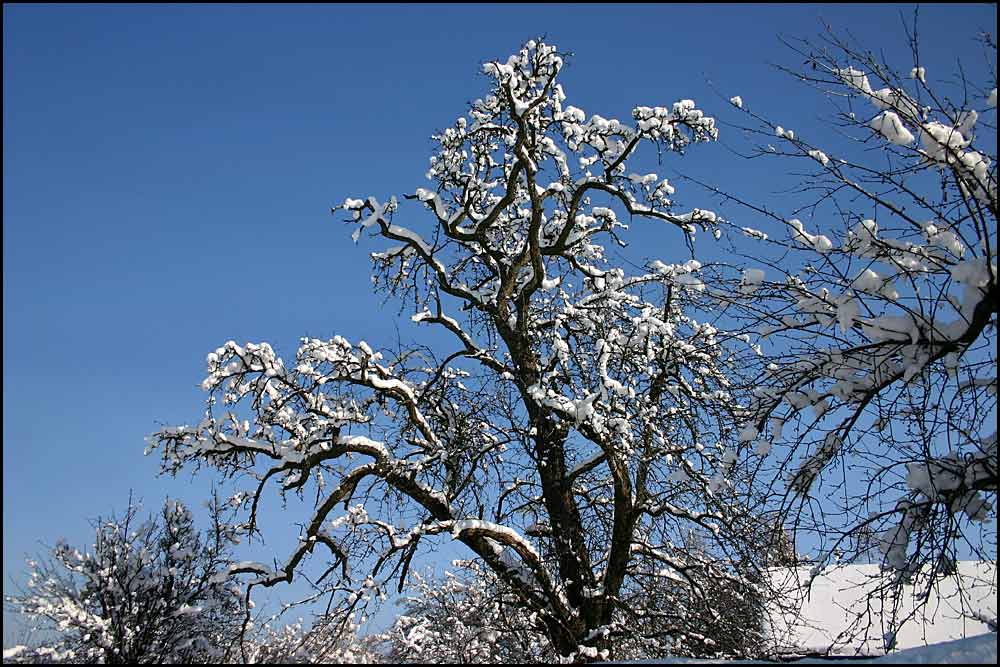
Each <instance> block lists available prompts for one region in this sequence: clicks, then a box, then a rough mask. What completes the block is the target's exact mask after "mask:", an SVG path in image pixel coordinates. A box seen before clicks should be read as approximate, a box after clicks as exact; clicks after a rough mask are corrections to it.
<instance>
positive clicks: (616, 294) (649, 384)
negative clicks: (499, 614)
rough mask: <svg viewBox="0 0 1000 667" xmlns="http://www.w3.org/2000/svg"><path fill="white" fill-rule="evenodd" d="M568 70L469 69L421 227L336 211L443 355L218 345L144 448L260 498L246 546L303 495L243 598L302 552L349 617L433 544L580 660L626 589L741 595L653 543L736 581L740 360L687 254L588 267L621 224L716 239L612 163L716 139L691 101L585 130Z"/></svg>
mask: <svg viewBox="0 0 1000 667" xmlns="http://www.w3.org/2000/svg"><path fill="white" fill-rule="evenodd" d="M563 62H564V58H563V55H561V54H560V53H559V52H558V51H557V50H556V48H555V47H553V46H551V45H548V44H545V43H543V42H540V41H529V42H527V43H526V44H525V45H524V47H523V48H522V49H520V50H519V51H518V52H517V53H515V54H514V55H513V56H511V57H510V58H508V59H506V60H504V61H492V62H488V63H486V64H485V65H484V66H483V72H484V73H485V75H486V76H487V78H488V80H489V84H490V90H489V92H488V94H487V95H485V96H484V97H482V98H480V99H477V100H475V101H474V102H473V103H472V104H471V107H470V109H469V113H468V115H467V116H464V117H461V118H459V119H458V120H456V121H455V123H454V125H452V126H451V127H449V128H447V129H445V130H444V131H442V132H440V133H439V134H437V135H435V136H434V140H435V141H436V142H437V149H436V151H435V154H434V155H433V156H432V158H431V168H430V171H429V172H428V174H427V176H428V178H429V180H430V181H431V187H430V188H429V189H428V188H417V189H415V190H414V191H413V192H412V194H408V195H405V197H404V198H405V199H407V200H412V201H414V202H415V203H416V205H417V206H418V207H420V208H422V209H424V210H425V211H426V213H427V214H428V215H429V224H427V225H424V227H423V228H422V229H420V228H417V227H412V226H410V227H406V226H403V225H401V224H399V221H398V220H397V217H398V216H399V215H400V211H401V204H400V202H399V200H397V198H396V197H390V198H389V199H388V200H387V201H379V200H378V199H376V198H375V197H367V198H363V199H353V198H348V199H347V200H345V201H344V203H343V204H341V205H338V206H335V207H334V211H335V212H340V211H342V212H344V213H346V214H347V217H348V221H349V222H350V223H351V224H353V225H354V226H355V231H354V238H355V239H356V240H357V239H360V237H361V236H362V235H370V236H375V237H380V238H381V239H382V240H385V241H388V242H389V243H391V246H390V247H387V248H385V249H383V250H380V251H379V252H375V253H373V254H372V260H373V264H374V275H373V279H374V283H375V286H376V289H378V290H379V291H381V292H383V293H385V294H388V295H390V296H392V297H396V298H399V299H400V300H401V301H402V302H403V303H406V304H414V314H413V316H412V320H413V321H414V322H415V323H418V324H419V325H422V326H428V327H434V328H436V329H437V330H438V331H440V332H442V333H443V334H444V335H445V336H446V337H448V339H449V340H450V341H452V343H453V347H452V348H451V349H450V350H449V351H448V352H447V353H445V354H443V355H441V356H438V355H437V354H434V352H433V351H432V350H429V349H425V348H421V347H411V348H409V349H402V350H398V351H396V352H395V353H392V352H390V351H376V350H374V349H372V348H371V346H369V345H368V344H367V343H365V342H364V341H361V342H358V343H357V344H352V343H351V342H348V340H346V339H345V338H342V337H340V336H336V337H334V338H332V339H329V340H319V339H304V340H303V341H302V345H301V347H300V348H299V350H298V353H297V355H296V358H295V360H294V361H293V362H291V363H289V364H286V363H285V362H284V361H283V360H282V359H281V358H279V357H278V356H277V355H276V354H275V352H274V350H273V349H272V348H271V346H270V345H268V344H267V343H261V344H252V343H251V344H246V345H238V344H236V343H235V342H228V343H226V344H225V345H223V346H222V347H220V348H219V349H217V350H216V351H215V352H212V353H211V354H209V355H208V377H207V378H206V379H205V381H204V384H203V387H204V389H205V390H206V391H208V392H209V394H210V397H209V401H208V407H207V410H206V413H205V418H204V419H203V421H202V422H201V423H200V424H199V425H197V426H193V427H192V426H184V427H179V428H167V429H162V430H160V431H159V432H157V433H156V434H154V435H153V436H152V438H151V442H152V446H153V447H158V448H160V450H161V452H162V457H163V470H164V471H165V472H170V473H175V472H177V471H178V470H180V469H181V468H182V467H185V466H202V465H204V466H210V467H213V468H215V469H216V470H218V472H219V474H220V475H222V476H224V477H227V478H234V479H236V478H244V479H252V480H254V483H253V484H252V485H251V486H249V487H247V488H246V490H245V491H244V492H243V495H241V496H240V499H242V502H243V507H244V508H245V510H246V521H245V526H246V529H247V531H249V532H251V533H253V532H256V531H257V508H258V507H259V504H260V503H261V502H263V500H264V498H265V495H266V493H267V491H268V485H269V483H271V482H273V483H276V484H277V485H278V486H279V490H280V492H281V493H282V494H289V493H293V494H299V495H300V497H303V498H305V497H309V498H315V501H314V509H313V511H312V514H311V516H310V517H309V518H308V519H307V520H306V521H305V523H304V529H303V533H302V535H301V541H300V543H299V545H298V546H297V547H296V548H295V549H294V550H292V552H291V553H290V554H289V556H288V558H287V559H286V560H285V561H284V564H283V565H282V566H280V567H279V568H277V569H273V568H270V567H268V566H265V565H262V564H248V565H244V566H242V567H240V568H238V569H237V570H236V571H237V572H240V573H246V574H249V575H253V577H254V578H253V579H252V580H251V581H250V585H251V586H256V585H263V586H273V585H275V584H278V583H280V582H286V581H291V580H292V578H293V577H294V576H295V573H296V572H297V571H298V570H299V569H300V568H301V567H302V566H303V560H304V559H305V558H306V557H307V556H308V555H309V554H313V553H314V552H315V549H316V548H317V547H320V548H321V549H322V550H324V551H326V552H328V554H329V556H330V560H329V561H328V563H327V564H326V566H324V568H323V575H322V576H321V577H319V578H318V580H320V581H322V584H323V586H325V588H324V590H327V591H329V592H330V594H331V595H334V596H338V597H340V598H341V599H346V600H347V605H348V607H350V608H351V609H353V608H354V607H355V606H357V605H361V604H364V603H366V602H368V601H371V600H373V599H377V598H378V597H380V596H383V595H385V590H386V589H387V588H388V587H390V586H392V585H393V584H392V582H393V581H394V580H395V579H396V578H398V579H399V580H404V579H405V575H406V572H407V570H408V568H409V563H410V562H411V560H412V558H413V555H414V553H415V551H416V550H417V549H419V548H421V546H423V545H430V544H433V543H434V541H435V536H450V537H451V538H453V539H455V540H457V541H459V542H461V543H462V544H464V545H465V546H466V547H467V548H468V549H469V550H470V551H471V552H472V553H473V554H474V555H475V556H477V557H478V558H480V559H481V560H482V562H483V563H484V564H485V566H486V567H488V568H489V569H490V570H491V571H492V572H493V573H494V574H495V575H496V576H497V577H498V578H499V579H500V580H502V581H503V582H504V583H505V585H506V586H508V587H509V589H510V590H511V591H512V592H513V593H514V594H515V595H516V596H517V598H518V600H520V604H521V606H522V607H523V608H524V610H525V611H526V612H527V613H529V614H535V615H536V617H537V619H538V622H539V623H540V624H541V625H542V626H543V627H544V629H545V634H546V635H547V637H548V639H549V641H550V643H551V645H552V646H553V648H554V650H555V651H556V652H557V653H558V654H559V655H561V656H565V657H569V656H575V657H576V658H578V659H584V658H595V657H598V656H600V655H608V651H609V650H610V648H611V646H612V640H613V639H614V638H616V637H621V636H627V635H628V634H629V633H631V632H632V628H631V626H630V625H629V624H628V623H627V622H626V618H627V615H628V611H629V610H628V604H627V603H626V602H625V600H624V598H623V593H624V592H626V591H631V592H630V595H635V594H636V591H639V590H641V589H643V588H644V587H645V586H647V585H649V584H650V582H651V581H655V577H653V578H652V579H651V578H650V577H649V573H650V572H654V573H660V572H662V573H664V574H663V576H667V574H668V573H669V574H675V575H676V576H677V577H678V578H680V579H682V580H684V581H686V582H687V585H689V586H690V587H692V588H693V590H694V591H695V592H696V594H699V593H700V592H702V591H703V589H704V587H705V586H708V585H711V584H710V583H709V582H708V580H707V579H706V578H705V577H698V576H697V574H698V572H699V571H702V570H704V571H705V572H706V574H708V573H710V574H711V576H712V577H720V578H722V579H724V580H728V581H733V582H741V581H742V580H743V578H742V573H741V572H737V571H734V570H733V569H732V568H726V567H719V568H714V569H711V570H705V562H704V561H703V560H702V559H700V558H699V559H688V558H686V557H685V554H684V553H682V552H677V551H674V550H670V549H669V548H667V547H668V546H669V545H670V544H671V540H672V538H674V539H676V537H677V535H679V534H682V533H683V532H684V531H686V530H687V529H689V528H692V527H694V528H698V529H703V530H704V532H705V534H706V535H707V536H708V537H707V539H708V540H709V542H710V545H709V550H710V551H711V553H712V559H713V560H717V559H721V560H725V561H729V562H736V563H740V564H741V567H750V568H751V569H752V568H753V565H754V561H753V555H752V553H739V552H741V551H743V552H750V551H752V550H753V549H754V546H753V545H751V544H749V543H748V540H747V539H746V535H747V534H748V531H750V530H752V524H753V523H754V521H755V519H754V514H753V513H752V512H749V511H748V507H751V506H752V505H751V501H750V500H749V499H748V498H747V497H745V496H743V495H741V494H740V493H739V492H738V491H739V488H740V487H739V485H738V484H735V482H736V475H737V474H739V472H740V469H739V468H738V466H736V462H737V460H738V459H740V458H741V456H742V453H741V451H740V450H739V447H738V444H739V443H737V442H736V439H735V434H736V432H737V430H738V428H739V425H740V424H739V422H740V415H739V414H738V407H739V405H738V402H737V401H736V399H735V397H734V396H733V394H732V393H731V391H730V382H731V379H730V377H731V375H732V374H734V373H736V372H737V370H738V365H737V364H736V363H734V359H733V357H732V352H731V351H730V350H728V349H727V348H726V346H725V343H726V342H727V341H729V340H731V339H730V337H729V336H728V335H727V334H726V333H725V332H723V331H720V329H719V328H717V327H716V326H713V325H712V324H711V323H710V321H711V314H710V313H708V312H707V311H706V310H705V309H706V308H708V307H710V306H711V302H710V301H706V299H705V297H706V289H705V285H706V281H708V280H710V278H709V275H708V272H707V269H703V267H702V264H701V263H700V262H698V261H697V260H695V259H694V258H693V257H691V256H690V254H686V255H685V256H682V257H678V258H676V261H675V262H673V263H665V262H663V261H660V260H652V261H650V262H649V264H648V266H647V267H646V268H645V269H642V270H640V271H639V272H637V273H635V274H630V273H628V272H626V270H624V269H623V268H621V267H619V266H615V265H614V264H613V263H612V262H610V261H609V260H608V258H607V256H606V251H605V245H606V244H609V243H610V244H619V243H621V235H623V234H624V233H625V232H626V230H627V225H626V220H627V219H630V220H632V221H634V222H635V223H636V224H663V225H665V226H666V227H667V228H668V229H669V230H671V231H672V232H673V233H675V234H679V235H680V237H681V238H683V239H684V240H685V241H686V242H687V245H688V247H692V246H691V242H692V239H693V237H694V235H695V232H696V231H697V230H698V229H701V230H703V231H705V232H708V233H712V232H714V231H715V228H716V226H717V223H718V220H717V217H716V215H715V214H714V213H712V212H711V211H708V210H703V209H698V208H694V209H692V210H689V211H686V212H678V211H677V210H675V209H676V207H675V204H674V200H673V195H674V186H673V185H672V184H671V183H670V182H669V181H668V180H667V179H665V178H662V177H660V176H658V175H657V174H655V173H636V172H635V171H632V170H630V169H629V165H630V164H633V163H634V159H635V155H636V153H637V152H638V151H639V150H640V148H642V147H643V146H651V147H654V148H656V150H657V151H658V152H659V153H661V154H664V155H666V154H670V153H678V154H679V153H681V152H683V151H684V150H685V149H686V148H688V147H689V146H690V145H692V144H694V143H698V142H705V141H712V140H714V139H715V138H716V136H717V131H716V127H715V122H714V120H713V119H712V118H710V117H709V116H707V115H705V114H704V113H703V112H702V111H701V110H699V109H698V108H696V106H695V104H694V102H692V101H691V100H681V101H679V102H676V103H674V104H673V105H672V106H667V107H660V106H637V107H635V108H634V109H633V111H632V122H631V123H629V122H622V121H619V120H616V119H608V118H604V117H602V116H599V115H596V114H595V115H592V116H589V117H588V116H587V114H586V113H585V112H584V111H583V110H581V109H579V108H577V107H575V106H571V105H568V104H566V100H567V96H566V93H565V92H564V90H563V87H562V85H561V84H560V83H559V74H560V71H561V69H562V66H563ZM678 247H684V246H683V244H678ZM701 314H704V317H701V316H700V315H701ZM220 406H225V408H224V409H223V410H224V411H222V412H220ZM256 480H260V481H259V482H257V481H256ZM339 506H343V507H344V508H345V510H344V511H342V512H341V511H339V510H338V509H337V508H338V507H339ZM348 564H350V567H348ZM360 567H363V568H364V570H363V573H361V572H362V571H361V570H360V569H359V568H360Z"/></svg>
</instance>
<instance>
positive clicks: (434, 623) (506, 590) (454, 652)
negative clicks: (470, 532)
mask: <svg viewBox="0 0 1000 667" xmlns="http://www.w3.org/2000/svg"><path fill="white" fill-rule="evenodd" d="M452 567H453V568H457V569H458V571H457V572H452V571H446V572H445V573H444V575H443V576H442V577H438V578H435V577H432V576H431V577H421V576H420V575H418V574H416V573H411V574H410V576H411V577H412V578H413V579H414V584H415V585H414V586H413V591H412V593H411V594H410V595H409V596H407V598H406V600H405V603H404V611H403V613H402V614H401V615H400V616H398V617H397V618H396V621H395V623H394V624H393V625H392V627H390V628H389V629H388V630H386V631H385V632H383V633H381V634H380V635H378V636H377V637H376V641H377V642H379V643H380V644H382V645H383V646H384V649H383V653H384V654H385V658H386V661H387V662H391V663H434V664H436V663H457V664H498V663H500V664H531V663H538V662H554V661H555V660H556V659H557V657H558V656H557V655H556V654H555V652H554V651H553V650H552V646H551V644H550V643H549V640H548V637H546V635H545V634H544V633H543V632H541V631H540V630H539V627H538V624H537V623H536V622H535V620H534V619H533V618H532V617H531V613H529V612H528V611H527V610H526V609H525V608H524V607H523V606H522V605H521V603H520V600H519V599H518V598H517V596H516V595H514V593H513V592H512V591H511V590H510V587H508V586H506V585H505V584H504V583H503V581H502V580H500V579H499V578H498V577H497V576H496V574H495V573H493V572H492V571H491V570H490V569H489V568H485V567H484V566H483V565H482V564H481V563H479V562H477V561H453V562H452Z"/></svg>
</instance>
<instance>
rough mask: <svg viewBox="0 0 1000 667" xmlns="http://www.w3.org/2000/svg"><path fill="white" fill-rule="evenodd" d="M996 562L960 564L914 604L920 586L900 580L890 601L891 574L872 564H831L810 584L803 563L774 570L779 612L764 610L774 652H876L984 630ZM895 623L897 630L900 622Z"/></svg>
mask: <svg viewBox="0 0 1000 667" xmlns="http://www.w3.org/2000/svg"><path fill="white" fill-rule="evenodd" d="M996 569H997V568H996V562H990V561H960V562H958V563H957V564H956V573H955V574H953V575H951V576H948V577H947V578H945V579H943V580H941V581H939V582H937V583H936V584H935V585H934V587H933V588H932V589H931V590H930V591H929V594H928V598H927V604H926V605H925V606H924V607H923V608H922V609H917V607H918V606H919V605H918V600H919V599H920V598H921V597H922V595H923V594H924V593H925V592H928V591H927V590H926V589H927V587H926V586H920V585H919V584H918V585H905V586H904V587H903V590H902V594H901V595H900V596H899V597H898V598H894V597H893V596H892V595H891V593H890V592H889V590H888V587H887V586H886V584H888V583H889V582H890V581H891V579H890V578H891V577H892V576H894V575H893V573H888V572H883V571H882V570H881V568H880V567H879V566H878V565H836V564H835V565H831V566H829V567H827V568H826V569H824V570H823V572H822V573H821V574H819V575H817V576H816V577H815V578H813V579H812V582H811V584H810V583H809V582H810V572H811V570H812V568H810V567H795V568H774V569H772V570H771V571H770V574H771V580H772V583H773V585H774V586H776V587H777V588H778V589H780V590H781V591H782V598H781V600H782V601H781V604H780V607H781V609H778V606H779V605H777V604H776V605H774V606H773V607H772V608H771V609H770V616H771V618H770V628H769V634H770V635H771V641H772V646H773V647H774V650H775V652H776V653H778V654H785V655H787V654H813V653H821V654H825V653H829V654H833V655H869V656H873V655H883V654H885V653H886V646H887V645H888V646H889V647H890V648H894V649H905V648H912V647H917V646H924V645H927V644H934V643H938V642H944V641H949V640H952V639H959V638H962V637H971V636H974V635H979V634H983V633H985V632H989V631H990V629H989V627H988V626H987V625H986V624H985V623H984V622H983V621H982V620H980V619H991V620H992V621H993V622H994V623H995V622H996V617H997V578H996ZM900 626H901V627H900Z"/></svg>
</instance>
